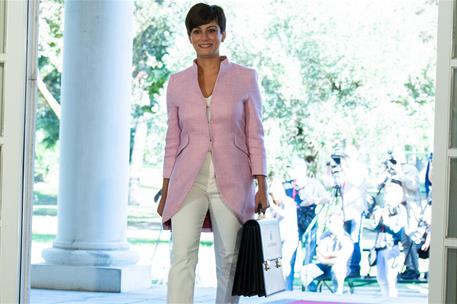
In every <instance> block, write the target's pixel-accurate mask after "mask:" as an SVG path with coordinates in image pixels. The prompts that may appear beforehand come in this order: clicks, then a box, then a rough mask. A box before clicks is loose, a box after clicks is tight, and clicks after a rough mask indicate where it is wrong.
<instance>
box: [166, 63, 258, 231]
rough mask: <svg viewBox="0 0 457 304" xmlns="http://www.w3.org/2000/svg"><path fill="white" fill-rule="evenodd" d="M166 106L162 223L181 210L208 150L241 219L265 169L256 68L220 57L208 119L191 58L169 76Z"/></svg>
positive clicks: (222, 188) (224, 194) (229, 201)
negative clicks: (189, 63) (165, 187)
mask: <svg viewBox="0 0 457 304" xmlns="http://www.w3.org/2000/svg"><path fill="white" fill-rule="evenodd" d="M167 111H168V129H167V134H166V140H165V141H166V142H165V155H164V164H163V176H164V178H169V179H170V182H169V185H168V193H167V200H166V203H165V208H164V212H163V217H162V220H163V223H164V227H165V228H169V226H168V225H167V224H169V222H170V221H169V220H170V219H171V217H172V216H173V215H174V214H175V213H176V212H177V211H178V210H179V209H180V207H181V205H182V202H183V201H184V199H185V197H186V195H187V193H188V192H189V190H190V189H191V187H192V184H193V183H194V180H195V178H196V176H197V174H198V172H199V170H200V168H201V166H202V164H203V162H204V160H205V157H206V155H207V153H208V151H209V150H211V151H212V157H213V164H214V170H215V174H216V183H217V186H218V190H219V191H220V193H221V196H222V199H223V201H224V203H226V204H227V205H228V206H229V207H230V208H231V209H232V210H233V211H234V213H235V214H236V215H237V216H238V218H239V220H240V222H241V223H244V222H245V221H247V220H248V219H250V218H252V217H253V215H254V208H255V206H254V195H255V193H254V191H255V188H254V177H253V176H254V175H266V173H267V172H266V171H267V169H266V158H265V146H264V141H263V136H264V132H263V126H262V104H261V97H260V92H259V86H258V83H257V73H256V71H255V70H253V69H250V68H246V67H243V66H241V65H238V64H235V63H231V62H229V61H228V59H226V58H225V59H224V60H223V61H222V62H221V66H220V70H219V75H218V77H217V80H216V84H215V87H214V90H213V93H212V104H211V121H210V122H209V124H208V120H207V117H206V101H205V98H204V96H203V95H202V93H201V90H200V87H199V84H198V68H197V64H196V63H195V62H194V64H193V66H191V67H189V68H187V69H186V70H183V71H181V72H178V73H176V74H173V75H171V76H170V79H169V82H168V88H167ZM207 223H210V221H207Z"/></svg>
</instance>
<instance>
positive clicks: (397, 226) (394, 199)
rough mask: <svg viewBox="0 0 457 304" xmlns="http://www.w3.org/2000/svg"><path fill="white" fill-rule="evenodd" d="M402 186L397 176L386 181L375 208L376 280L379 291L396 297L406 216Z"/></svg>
mask: <svg viewBox="0 0 457 304" xmlns="http://www.w3.org/2000/svg"><path fill="white" fill-rule="evenodd" d="M403 195H404V193H403V187H402V183H401V181H400V180H398V179H391V180H389V181H388V182H386V185H385V188H384V202H385V204H384V207H383V208H376V209H375V210H374V213H373V214H374V218H375V223H377V227H376V230H377V231H378V233H377V236H376V240H375V248H376V271H377V276H376V280H377V281H378V284H379V286H380V288H381V292H382V294H383V295H384V296H387V297H397V296H398V289H397V276H398V273H399V271H400V269H401V266H402V261H400V248H399V243H400V241H401V237H402V234H403V230H404V223H405V221H406V218H407V211H406V207H405V206H404V205H403V204H402V201H403Z"/></svg>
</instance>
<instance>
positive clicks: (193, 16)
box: [186, 3, 226, 35]
mask: <svg viewBox="0 0 457 304" xmlns="http://www.w3.org/2000/svg"><path fill="white" fill-rule="evenodd" d="M211 21H216V22H217V24H218V25H219V27H220V28H221V32H222V33H223V32H225V22H226V21H225V14H224V10H223V9H222V8H221V7H220V6H217V5H208V4H206V3H197V4H195V5H194V6H192V7H191V8H190V10H189V12H188V13H187V16H186V28H187V34H188V35H190V33H191V32H192V30H193V29H194V28H196V27H198V26H200V25H203V24H207V23H210V22H211Z"/></svg>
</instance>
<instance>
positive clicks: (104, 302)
mask: <svg viewBox="0 0 457 304" xmlns="http://www.w3.org/2000/svg"><path fill="white" fill-rule="evenodd" d="M215 291H216V290H215V289H214V288H197V289H196V290H195V303H207V304H209V303H214V298H215ZM399 293H400V295H399V297H398V298H396V299H391V298H390V299H389V298H383V297H382V296H381V293H380V290H379V288H378V286H377V285H376V284H372V285H369V286H364V287H358V288H356V290H355V293H354V294H349V293H346V294H344V295H333V294H330V293H329V292H328V291H326V290H323V292H322V293H306V292H301V291H299V290H294V291H287V292H281V293H278V294H276V295H273V296H271V297H269V298H258V297H251V298H241V300H240V303H241V304H247V303H249V304H260V303H262V304H266V303H269V304H286V303H287V304H289V303H293V302H295V301H299V300H301V301H313V303H316V302H317V303H318V302H322V303H324V302H327V303H328V302H334V303H346V304H349V303H351V304H352V303H357V304H361V303H364V304H397V303H398V304H403V303H405V304H406V303H407V304H425V303H427V294H428V289H427V285H426V284H420V285H413V284H401V285H400V288H399ZM30 303H31V304H73V303H97V304H118V303H119V304H120V303H122V304H130V303H132V304H133V303H135V304H146V303H148V304H153V303H166V287H165V286H164V285H156V286H153V287H152V288H150V289H147V290H141V291H137V292H127V293H101V292H77V291H53V290H43V289H32V292H31V300H30ZM305 303H306V302H305ZM2 304H3V303H2ZM301 304H304V303H303V302H301Z"/></svg>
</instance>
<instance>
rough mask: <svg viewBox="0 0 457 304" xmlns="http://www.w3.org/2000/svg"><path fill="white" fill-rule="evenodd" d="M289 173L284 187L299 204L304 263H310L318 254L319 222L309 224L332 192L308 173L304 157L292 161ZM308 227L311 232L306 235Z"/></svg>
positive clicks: (289, 282)
mask: <svg viewBox="0 0 457 304" xmlns="http://www.w3.org/2000/svg"><path fill="white" fill-rule="evenodd" d="M288 174H289V177H290V180H288V181H286V182H285V183H284V188H285V190H286V194H287V196H289V197H291V198H292V199H293V200H294V201H295V203H296V206H297V225H298V240H299V242H300V244H301V248H302V249H303V251H304V253H305V258H304V261H303V264H309V263H311V262H312V260H313V258H314V256H315V255H316V243H317V242H316V235H317V222H316V221H314V223H315V224H314V225H313V226H312V227H308V226H309V225H310V224H311V223H312V222H313V219H314V218H315V216H316V206H317V205H318V204H321V203H327V202H329V200H330V194H329V193H328V192H327V191H326V189H325V187H324V186H323V185H322V183H321V182H320V181H319V180H317V179H316V178H315V177H310V176H309V175H308V165H307V163H306V161H305V160H303V159H300V158H295V159H294V160H293V161H292V164H291V166H290V168H289V172H288ZM307 229H308V230H309V232H308V233H307V234H306V235H305V232H306V230H307ZM297 249H298V246H297V248H296V249H295V250H294V254H293V256H292V260H291V271H290V275H289V277H288V278H287V286H286V288H287V289H288V290H292V289H293V281H294V275H295V272H294V266H295V262H296V258H297Z"/></svg>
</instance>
